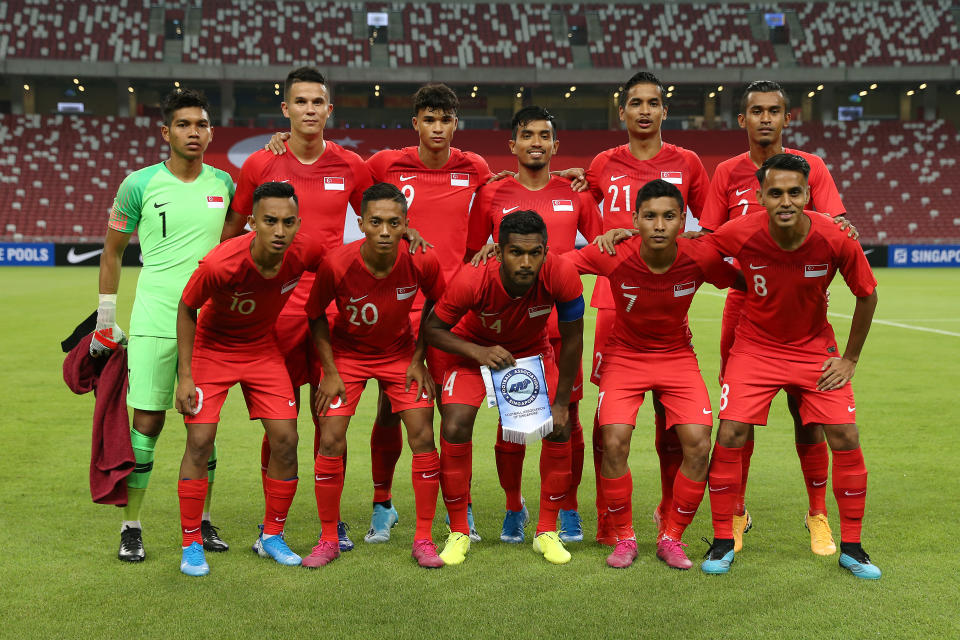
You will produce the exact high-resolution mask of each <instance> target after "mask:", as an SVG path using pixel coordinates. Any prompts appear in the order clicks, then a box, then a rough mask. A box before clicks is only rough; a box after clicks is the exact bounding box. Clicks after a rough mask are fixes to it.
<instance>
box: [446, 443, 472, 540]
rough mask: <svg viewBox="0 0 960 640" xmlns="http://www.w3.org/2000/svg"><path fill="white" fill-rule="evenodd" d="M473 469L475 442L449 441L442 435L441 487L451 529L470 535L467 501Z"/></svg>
mask: <svg viewBox="0 0 960 640" xmlns="http://www.w3.org/2000/svg"><path fill="white" fill-rule="evenodd" d="M472 469H473V443H472V442H463V443H452V442H447V441H446V440H445V439H444V438H443V436H440V488H441V489H442V490H443V504H444V505H445V506H446V508H447V513H448V514H450V531H456V532H458V533H462V534H465V535H469V533H470V526H469V524H468V523H467V501H468V500H469V494H470V476H471V471H472Z"/></svg>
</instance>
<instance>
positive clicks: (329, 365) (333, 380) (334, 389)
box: [310, 313, 347, 416]
mask: <svg viewBox="0 0 960 640" xmlns="http://www.w3.org/2000/svg"><path fill="white" fill-rule="evenodd" d="M310 335H311V336H312V337H313V344H314V345H315V346H316V347H317V355H318V356H319V358H320V367H321V368H322V369H323V378H322V379H321V380H320V384H318V385H317V399H316V406H315V407H314V411H316V414H317V415H318V416H325V415H327V410H328V409H330V403H331V402H333V401H334V399H336V398H338V397H339V398H340V402H344V403H345V402H347V387H346V386H345V385H344V384H343V378H341V377H340V372H338V371H337V365H336V363H335V362H334V361H333V345H331V344H330V324H329V323H328V322H327V315H326V314H325V313H321V314H320V315H319V316H318V317H316V318H313V319H312V320H310Z"/></svg>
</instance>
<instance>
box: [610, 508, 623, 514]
mask: <svg viewBox="0 0 960 640" xmlns="http://www.w3.org/2000/svg"><path fill="white" fill-rule="evenodd" d="M624 508H625V507H617V508H616V509H611V508H610V507H607V511H609V512H610V513H616V512H617V511H622V510H623V509H624Z"/></svg>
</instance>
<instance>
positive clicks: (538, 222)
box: [497, 209, 547, 248]
mask: <svg viewBox="0 0 960 640" xmlns="http://www.w3.org/2000/svg"><path fill="white" fill-rule="evenodd" d="M511 233H514V234H517V235H521V236H525V235H528V234H534V233H539V234H540V235H541V236H543V244H547V223H545V222H544V221H543V218H541V217H540V214H539V213H537V212H536V211H532V210H530V209H526V210H523V211H515V212H514V213H511V214H510V215H508V216H507V217H505V218H504V219H503V220H502V221H501V222H500V231H499V233H498V234H497V243H498V244H499V245H500V248H503V247H505V246H506V245H507V240H509V239H510V234H511Z"/></svg>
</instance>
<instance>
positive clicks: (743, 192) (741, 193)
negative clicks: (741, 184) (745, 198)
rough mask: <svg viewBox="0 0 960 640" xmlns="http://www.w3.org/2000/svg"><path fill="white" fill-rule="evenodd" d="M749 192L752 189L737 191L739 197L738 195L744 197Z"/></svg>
mask: <svg viewBox="0 0 960 640" xmlns="http://www.w3.org/2000/svg"><path fill="white" fill-rule="evenodd" d="M747 191H750V189H749V188H747V189H737V195H738V196H742V195H743V194H745V193H746V192H747Z"/></svg>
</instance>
